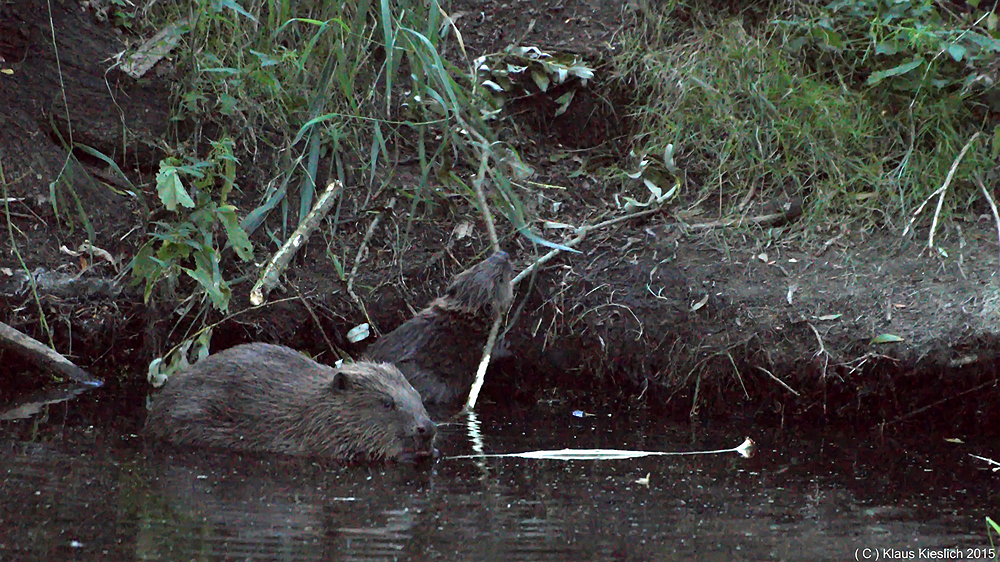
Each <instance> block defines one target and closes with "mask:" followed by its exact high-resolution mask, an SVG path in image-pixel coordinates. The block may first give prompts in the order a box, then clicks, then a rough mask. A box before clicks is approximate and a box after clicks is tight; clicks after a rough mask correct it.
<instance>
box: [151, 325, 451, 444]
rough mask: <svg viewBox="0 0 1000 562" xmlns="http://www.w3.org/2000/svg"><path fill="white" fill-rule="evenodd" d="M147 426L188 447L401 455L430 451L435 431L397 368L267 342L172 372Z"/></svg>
mask: <svg viewBox="0 0 1000 562" xmlns="http://www.w3.org/2000/svg"><path fill="white" fill-rule="evenodd" d="M146 430H147V431H149V432H150V433H152V434H153V435H155V436H157V437H161V438H163V439H167V440H169V441H171V442H173V443H175V444H178V445H202V446H209V447H223V448H229V449H240V450H244V451H256V452H275V453H285V454H290V455H307V456H322V457H333V458H337V459H352V458H369V459H379V458H386V459H396V460H415V459H417V458H420V457H428V456H430V455H431V453H432V451H433V447H432V441H433V440H434V434H435V426H434V422H432V421H431V420H430V418H429V417H428V416H427V411H426V410H425V409H424V406H423V404H422V403H421V402H420V395H418V394H417V392H416V391H415V390H413V387H412V386H410V384H409V383H408V382H406V378H405V377H404V376H403V374H402V373H400V372H399V369H397V368H395V367H393V366H392V365H389V364H384V363H383V364H378V363H371V362H358V363H348V364H344V365H343V366H342V367H340V368H336V369H335V368H333V367H329V366H327V365H321V364H319V363H317V362H315V361H313V360H312V359H309V358H308V357H306V356H304V355H302V354H300V353H298V352H297V351H295V350H293V349H289V348H287V347H284V346H280V345H270V344H264V343H251V344H246V345H238V346H236V347H233V348H230V349H227V350H225V351H222V352H219V353H216V354H214V355H210V356H208V357H206V358H205V359H203V360H202V361H199V362H198V363H197V364H195V365H194V366H192V367H190V368H188V369H187V370H186V371H183V372H181V373H178V374H176V375H174V376H172V377H170V379H168V380H167V383H166V385H164V387H163V389H162V390H160V392H159V394H157V395H156V397H155V398H154V399H153V406H152V411H151V412H150V414H149V417H148V419H147V420H146Z"/></svg>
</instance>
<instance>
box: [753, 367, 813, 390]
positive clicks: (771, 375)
mask: <svg viewBox="0 0 1000 562" xmlns="http://www.w3.org/2000/svg"><path fill="white" fill-rule="evenodd" d="M757 369H759V370H761V371H764V373H765V374H766V375H767V376H769V377H771V378H772V379H773V380H774V382H776V383H778V384H780V385H781V386H783V387H785V389H786V390H788V392H791V393H792V394H794V395H796V396H802V395H801V394H799V393H798V391H796V390H795V389H794V388H792V387H790V386H788V385H787V384H785V381H783V380H781V379H779V378H778V377H776V376H774V374H773V373H771V371H768V370H767V369H765V368H764V367H761V366H759V365H758V366H757Z"/></svg>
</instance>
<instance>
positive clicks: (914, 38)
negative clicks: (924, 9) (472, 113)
mask: <svg viewBox="0 0 1000 562" xmlns="http://www.w3.org/2000/svg"><path fill="white" fill-rule="evenodd" d="M875 4H878V5H879V6H883V7H885V6H887V5H889V4H891V7H887V8H886V9H887V10H890V12H892V13H894V14H895V13H896V11H898V10H903V9H905V8H906V6H911V7H913V6H916V4H917V2H907V1H906V0H902V1H899V2H891V3H886V2H882V1H878V2H875V1H872V2H865V1H861V2H850V3H844V2H838V3H837V4H836V7H837V10H838V11H836V12H831V10H833V8H829V7H828V8H827V11H828V12H824V13H825V14H826V16H825V17H824V16H821V15H819V14H813V16H814V17H813V16H810V17H808V18H806V17H801V18H799V19H797V20H796V19H792V18H789V17H788V16H787V15H786V16H784V18H783V19H780V20H779V19H773V20H769V21H766V22H765V23H763V24H762V25H760V26H759V27H754V28H749V29H748V28H747V27H746V26H744V25H743V23H742V22H741V21H740V20H733V19H729V20H723V21H715V20H713V19H712V18H713V17H714V16H710V15H706V16H704V18H703V20H702V21H696V22H691V21H678V20H674V19H673V18H672V17H671V15H670V14H659V15H656V14H653V15H651V16H650V18H649V19H647V20H646V22H645V27H644V28H642V29H639V30H637V31H635V32H632V33H629V34H627V35H626V36H625V38H624V39H625V44H624V48H623V49H622V52H621V53H620V55H619V56H618V57H617V58H616V60H615V63H616V66H617V71H618V73H619V75H620V76H621V77H622V79H623V80H626V81H629V82H631V83H632V86H633V87H634V88H635V89H636V90H638V92H637V95H636V96H635V98H636V99H637V100H643V101H642V103H641V104H637V106H636V107H635V108H634V112H633V116H634V118H635V119H636V120H637V125H638V129H639V130H640V131H641V133H640V134H639V135H637V136H636V137H635V138H634V147H633V150H634V152H635V154H636V155H637V158H638V159H641V160H642V161H643V162H645V163H647V165H648V167H647V168H646V171H645V172H644V177H645V174H648V173H649V171H650V170H652V169H653V168H654V167H658V170H656V171H658V172H659V173H660V174H661V175H664V176H666V177H669V176H670V175H671V173H672V172H671V170H669V169H668V167H667V163H666V162H660V161H659V156H658V155H659V154H663V153H664V150H665V149H666V148H667V147H668V146H670V145H673V146H674V148H675V154H674V156H673V158H674V159H675V160H676V167H677V168H679V169H682V170H683V171H684V181H683V182H682V187H683V188H684V189H685V191H687V193H686V194H685V195H686V197H687V199H688V200H689V201H694V202H697V203H699V204H703V205H705V206H707V207H708V208H709V209H711V210H712V211H714V212H717V213H720V214H723V215H733V214H741V213H743V214H745V213H748V212H750V210H751V209H753V208H755V207H756V208H759V204H761V203H762V202H765V201H769V200H771V199H772V198H774V197H777V196H779V195H799V196H802V197H803V198H804V199H805V201H806V207H805V209H806V217H807V219H811V220H813V221H818V220H837V217H845V216H853V217H856V218H860V219H864V220H866V221H870V222H872V223H874V224H879V225H886V224H896V225H901V224H902V223H903V219H906V218H908V215H909V214H910V213H912V211H913V209H914V208H915V207H916V206H917V205H919V204H920V202H922V201H923V200H924V199H925V198H927V197H928V196H929V195H930V194H931V193H932V192H933V191H934V190H935V189H937V188H938V187H940V185H941V184H942V182H943V181H944V178H945V176H946V175H947V172H948V169H949V167H950V166H951V163H952V162H953V160H954V158H955V157H956V155H957V154H958V153H959V151H960V150H961V149H962V147H963V146H964V145H965V143H966V142H967V141H968V139H969V138H970V137H971V135H972V134H973V133H974V132H976V131H978V130H980V129H981V128H982V121H981V119H977V118H976V113H975V111H976V107H975V105H974V104H972V103H969V102H968V99H967V97H966V96H965V94H963V91H964V90H963V89H962V88H964V85H965V84H966V82H967V77H966V76H963V77H955V78H954V80H953V81H952V83H951V86H952V87H950V88H949V87H945V85H940V84H938V85H935V84H933V83H932V82H933V81H934V80H938V79H939V78H940V77H941V76H945V71H946V70H947V69H948V68H950V67H946V65H945V64H943V62H942V60H941V59H942V58H947V59H948V60H952V58H951V56H950V55H948V52H949V51H948V50H947V48H946V47H947V46H946V44H945V41H946V37H951V36H950V35H949V36H946V35H945V34H943V33H940V34H938V33H936V32H932V31H933V30H932V29H930V28H928V26H923V27H919V30H921V32H922V35H921V34H918V33H916V31H914V32H913V33H911V34H905V33H903V32H902V31H900V29H902V27H903V25H902V23H901V22H904V21H905V22H911V23H910V24H909V25H912V26H913V29H915V30H916V29H918V26H916V24H914V23H912V21H913V18H914V17H915V16H914V15H913V14H910V15H909V16H907V18H909V19H905V18H901V17H899V16H892V17H889V16H888V15H885V14H883V15H879V13H877V12H864V11H861V12H858V13H863V14H867V15H866V16H865V17H867V18H869V19H867V20H865V21H866V22H868V23H870V24H871V26H872V27H870V28H865V29H864V30H861V28H860V27H857V29H855V30H852V29H848V28H847V27H845V22H844V21H841V20H836V19H835V18H833V17H832V15H831V14H833V13H835V14H841V13H842V12H843V13H846V12H850V11H851V10H863V8H864V7H865V6H867V5H875ZM852 5H853V6H854V7H853V8H852V7H851V6H852ZM779 9H787V10H789V11H792V12H795V11H798V12H799V13H801V12H802V11H803V10H807V11H808V10H810V9H811V8H810V7H809V6H808V5H799V4H796V5H793V6H791V7H789V6H786V5H782V6H780V7H779ZM873 9H874V8H873ZM851 13H854V12H851ZM845 17H846V16H845ZM858 17H859V18H860V17H861V16H858ZM793 21H794V22H797V23H795V24H794V25H793V24H792V23H790V22H793ZM692 23H694V25H692ZM857 25H858V26H860V24H857ZM890 28H891V29H895V30H897V33H896V34H895V35H893V36H892V37H895V40H896V41H898V42H899V45H903V44H905V45H910V50H909V51H904V50H897V51H896V54H895V55H894V56H895V58H894V59H892V60H890V59H888V58H880V57H882V56H881V55H877V54H876V52H875V51H876V46H877V45H878V44H888V43H887V42H888V41H890V39H891V37H890V34H889V33H888V30H889V29H890ZM873 30H874V31H873ZM855 31H858V33H855ZM876 31H877V32H878V33H881V35H878V37H879V40H878V42H875V41H874V40H871V39H870V38H869V32H872V33H875V32H876ZM968 35H970V34H967V36H966V38H965V39H963V40H962V41H965V40H966V39H968ZM984 37H985V35H984ZM904 39H905V42H904ZM956 41H957V38H952V43H956ZM866 42H867V43H866ZM956 44H957V43H956ZM960 44H962V45H965V43H960ZM807 45H808V46H809V47H807ZM863 45H869V47H870V48H869V49H868V50H864V49H862V48H861V47H862V46H863ZM916 46H920V47H921V48H920V49H916ZM935 48H937V49H941V54H938V56H937V59H936V60H935V53H934V49H935ZM850 49H854V50H853V51H851V50H850ZM979 49H980V50H978V51H976V52H975V53H973V48H972V47H971V46H967V51H966V53H965V54H964V55H963V61H964V62H963V64H965V63H969V64H971V62H970V61H973V60H976V61H979V62H980V63H983V62H985V60H986V59H985V58H977V57H985V56H986V55H985V54H983V53H985V50H983V49H985V48H984V47H979ZM803 54H806V55H807V56H803ZM919 57H923V58H924V62H923V63H920V64H918V65H916V66H913V65H912V63H913V61H915V60H916V59H917V58H919ZM876 61H882V62H883V64H880V65H877V66H873V64H874V63H875V62H876ZM952 62H955V61H953V60H952ZM932 63H933V65H934V66H933V68H934V69H936V70H932V71H929V70H928V69H929V68H931V66H930V65H931V64H932ZM866 65H867V66H866ZM921 65H922V66H921ZM909 66H913V68H909ZM876 72H880V73H881V74H874V73H876ZM970 72H975V71H970ZM873 75H874V77H875V78H874V79H871V80H870V82H873V83H872V84H869V83H867V82H869V79H870V78H871V77H872V76H873ZM927 85H931V86H934V87H927ZM989 133H990V134H992V131H989ZM995 166H996V163H995V160H991V159H990V157H989V143H984V142H978V143H974V144H973V146H972V147H971V149H970V151H969V153H968V155H967V156H966V157H965V159H964V160H963V161H962V163H961V166H960V167H959V168H958V173H957V174H956V180H957V181H956V182H955V185H954V186H953V189H954V190H955V191H954V193H956V194H957V195H958V197H956V198H954V199H951V200H950V204H951V206H952V208H958V207H960V206H962V205H967V204H968V203H969V201H970V200H971V198H973V197H975V195H976V194H977V193H978V190H977V189H976V188H975V186H974V184H973V182H971V181H969V179H970V177H971V175H972V174H974V173H976V172H985V171H988V170H991V169H994V168H995ZM692 189H693V190H694V191H693V192H692V191H691V190H692ZM752 203H756V204H757V205H751V204H752ZM806 224H809V221H807V222H806Z"/></svg>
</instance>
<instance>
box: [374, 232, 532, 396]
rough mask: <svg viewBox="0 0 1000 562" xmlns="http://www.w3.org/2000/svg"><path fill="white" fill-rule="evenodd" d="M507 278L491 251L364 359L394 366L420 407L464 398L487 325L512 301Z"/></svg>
mask: <svg viewBox="0 0 1000 562" xmlns="http://www.w3.org/2000/svg"><path fill="white" fill-rule="evenodd" d="M512 276H513V267H512V266H511V264H510V257H509V256H508V255H507V253H506V252H496V253H495V254H493V255H492V256H490V257H489V258H487V259H486V260H484V261H482V262H480V263H478V264H476V265H475V266H473V267H471V268H469V269H467V270H465V271H463V272H462V273H460V274H458V275H457V276H455V279H454V280H452V282H451V285H449V286H448V289H447V290H446V291H445V293H444V295H442V296H440V297H438V298H436V299H434V301H433V302H431V304H430V305H429V306H428V307H427V308H425V309H423V310H421V311H420V312H419V313H417V315H416V316H414V317H413V318H411V319H410V320H408V321H407V322H406V323H405V324H403V325H402V326H400V327H398V328H396V329H395V330H393V331H392V332H390V333H388V334H387V335H385V336H383V337H382V338H381V339H379V340H378V341H377V342H375V343H374V344H373V345H372V346H371V347H370V348H369V349H368V352H367V355H368V357H369V358H371V359H372V360H375V361H390V362H392V363H393V364H394V365H396V366H397V367H399V370H400V371H402V372H403V374H404V375H406V378H407V380H409V381H410V384H412V385H413V387H414V388H415V389H417V392H419V393H420V396H421V397H422V398H423V399H424V403H425V404H444V403H448V402H452V401H454V400H457V399H461V398H465V396H466V395H467V394H468V392H469V389H470V388H471V387H472V383H473V381H474V380H475V378H476V367H477V365H478V362H479V355H480V351H481V350H482V348H483V344H485V343H486V337H487V334H488V333H489V330H490V326H491V324H492V323H493V320H494V319H496V318H497V317H498V316H499V315H500V314H502V313H503V312H504V311H505V310H506V309H507V307H509V306H510V301H511V300H512V299H513V289H512V287H511V284H510V280H511V277H512Z"/></svg>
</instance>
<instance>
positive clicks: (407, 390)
mask: <svg viewBox="0 0 1000 562" xmlns="http://www.w3.org/2000/svg"><path fill="white" fill-rule="evenodd" d="M313 398H314V400H311V401H310V402H309V405H308V410H309V411H308V412H303V414H304V415H303V416H302V417H301V418H300V419H301V420H302V426H300V427H299V428H298V432H301V433H300V435H301V436H302V438H303V439H304V441H305V442H306V448H307V449H309V450H310V452H311V453H312V454H316V455H321V456H334V457H341V458H347V457H369V458H385V459H394V460H402V461H414V460H419V459H422V458H428V457H430V456H431V455H432V453H433V451H434V448H433V441H434V435H435V433H436V428H435V425H434V422H432V421H431V419H430V417H428V415H427V410H425V409H424V405H423V403H422V402H421V401H420V395H419V394H418V393H417V391H416V390H414V389H413V387H412V386H410V383H409V382H407V381H406V377H404V376H403V373H401V372H400V371H399V369H397V368H396V367H395V366H393V365H392V364H391V363H373V362H368V361H361V362H357V363H347V364H344V365H343V366H341V367H339V368H337V369H335V370H334V373H333V376H332V377H330V379H329V381H328V382H327V383H326V385H325V388H324V389H323V391H322V392H321V393H319V394H318V395H317V396H314V397H313Z"/></svg>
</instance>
